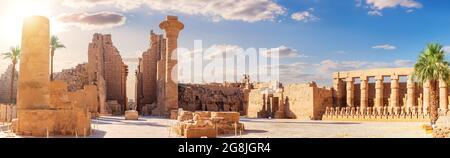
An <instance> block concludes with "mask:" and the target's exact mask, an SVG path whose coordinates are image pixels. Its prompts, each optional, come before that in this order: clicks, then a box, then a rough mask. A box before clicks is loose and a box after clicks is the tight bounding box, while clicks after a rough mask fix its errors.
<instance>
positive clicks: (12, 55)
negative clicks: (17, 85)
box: [2, 46, 20, 103]
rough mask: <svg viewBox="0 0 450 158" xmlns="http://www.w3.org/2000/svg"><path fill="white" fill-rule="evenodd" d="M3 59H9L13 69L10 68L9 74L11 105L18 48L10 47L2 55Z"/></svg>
mask: <svg viewBox="0 0 450 158" xmlns="http://www.w3.org/2000/svg"><path fill="white" fill-rule="evenodd" d="M2 55H3V58H4V59H9V60H11V62H12V64H13V67H12V70H11V71H12V72H11V85H10V96H9V97H10V102H11V103H13V96H14V94H13V92H14V89H13V88H14V76H15V71H16V64H17V61H18V60H19V58H20V47H19V46H16V47H11V48H10V50H9V52H6V53H3V54H2Z"/></svg>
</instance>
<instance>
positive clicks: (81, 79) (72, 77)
mask: <svg viewBox="0 0 450 158" xmlns="http://www.w3.org/2000/svg"><path fill="white" fill-rule="evenodd" d="M87 68H88V65H87V64H79V65H77V66H76V67H74V68H71V69H64V70H62V71H61V72H57V73H55V74H54V75H53V76H54V80H62V81H64V82H66V83H67V84H68V86H69V87H68V88H69V91H77V90H81V89H83V88H84V86H85V85H88V84H89V76H88V71H87Z"/></svg>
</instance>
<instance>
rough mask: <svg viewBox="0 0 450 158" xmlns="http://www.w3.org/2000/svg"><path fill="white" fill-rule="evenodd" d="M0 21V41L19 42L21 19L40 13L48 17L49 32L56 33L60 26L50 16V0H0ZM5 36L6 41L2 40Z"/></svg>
mask: <svg viewBox="0 0 450 158" xmlns="http://www.w3.org/2000/svg"><path fill="white" fill-rule="evenodd" d="M0 1H1V6H0V23H1V24H2V28H3V29H2V30H1V31H0V32H1V33H2V36H4V37H3V38H4V39H1V40H2V41H1V42H7V43H10V42H16V43H17V42H20V36H21V32H22V23H23V19H24V18H25V17H28V16H33V15H41V16H46V17H49V18H50V23H51V32H52V34H56V33H58V32H59V30H60V28H59V27H58V26H57V24H56V22H55V20H54V19H53V18H52V17H51V8H50V0H0ZM5 38H6V39H7V41H4V40H5Z"/></svg>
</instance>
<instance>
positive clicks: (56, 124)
mask: <svg viewBox="0 0 450 158" xmlns="http://www.w3.org/2000/svg"><path fill="white" fill-rule="evenodd" d="M49 41H50V24H49V20H48V19H47V18H46V17H41V16H33V17H28V18H26V19H25V20H24V25H23V32H22V44H21V46H22V54H21V57H20V72H19V79H18V92H17V93H18V95H17V119H14V120H13V121H12V126H13V131H14V132H15V133H16V134H17V135H26V136H49V135H80V136H86V135H89V134H90V131H91V115H90V114H91V113H90V112H89V108H90V107H91V106H94V105H93V104H95V102H94V103H93V102H90V101H96V96H95V95H90V94H93V93H94V94H95V93H97V91H96V89H97V88H85V89H83V90H80V91H75V92H69V91H68V89H67V87H68V86H67V84H66V83H65V82H64V81H53V82H50V78H49V77H50V74H49V53H50V47H49V44H48V42H49ZM92 86H94V85H91V87H92ZM94 87H95V86H94Z"/></svg>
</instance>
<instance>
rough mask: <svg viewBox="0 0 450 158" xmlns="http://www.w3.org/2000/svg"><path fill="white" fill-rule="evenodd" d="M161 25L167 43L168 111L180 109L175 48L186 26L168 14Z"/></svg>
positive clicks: (166, 100) (166, 82)
mask: <svg viewBox="0 0 450 158" xmlns="http://www.w3.org/2000/svg"><path fill="white" fill-rule="evenodd" d="M159 27H160V28H161V29H163V30H164V32H165V37H166V39H167V43H166V52H165V53H166V81H165V84H166V86H165V93H166V94H165V98H164V99H165V106H166V109H165V110H166V113H168V112H170V111H171V110H176V109H178V70H177V69H176V68H177V67H176V65H177V56H176V52H175V50H176V49H177V47H178V35H179V33H180V31H181V30H182V29H183V28H184V25H183V23H181V22H180V21H178V17H176V16H167V19H166V20H165V21H163V22H162V23H161V24H160V25H159Z"/></svg>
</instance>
